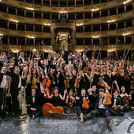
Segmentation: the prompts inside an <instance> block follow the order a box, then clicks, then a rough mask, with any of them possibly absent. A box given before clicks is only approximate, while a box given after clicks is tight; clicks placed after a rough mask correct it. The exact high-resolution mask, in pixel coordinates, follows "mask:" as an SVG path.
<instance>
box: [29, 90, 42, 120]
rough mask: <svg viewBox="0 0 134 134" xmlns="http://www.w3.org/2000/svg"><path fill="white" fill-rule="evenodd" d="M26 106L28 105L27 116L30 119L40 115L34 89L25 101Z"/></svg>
mask: <svg viewBox="0 0 134 134" xmlns="http://www.w3.org/2000/svg"><path fill="white" fill-rule="evenodd" d="M27 105H28V115H29V116H30V117H32V118H35V117H37V116H39V115H40V114H41V110H40V108H41V107H40V104H39V98H38V96H37V95H36V90H35V89H32V93H31V95H30V96H29V97H28V100H27Z"/></svg>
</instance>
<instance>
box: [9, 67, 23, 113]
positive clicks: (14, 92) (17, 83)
mask: <svg viewBox="0 0 134 134" xmlns="http://www.w3.org/2000/svg"><path fill="white" fill-rule="evenodd" d="M10 75H11V86H10V89H11V96H12V112H13V114H18V113H19V102H18V98H17V97H18V92H19V91H20V90H21V86H22V85H21V84H22V80H21V76H20V69H19V67H18V66H15V67H14V69H13V68H11V72H10Z"/></svg>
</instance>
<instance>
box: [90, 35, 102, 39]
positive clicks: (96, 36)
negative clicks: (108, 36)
mask: <svg viewBox="0 0 134 134" xmlns="http://www.w3.org/2000/svg"><path fill="white" fill-rule="evenodd" d="M92 38H94V39H97V38H100V36H99V35H93V36H92Z"/></svg>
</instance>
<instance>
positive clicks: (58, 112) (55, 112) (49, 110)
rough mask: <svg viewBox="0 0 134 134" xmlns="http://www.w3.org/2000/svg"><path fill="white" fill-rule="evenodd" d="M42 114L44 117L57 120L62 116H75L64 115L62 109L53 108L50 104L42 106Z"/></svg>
mask: <svg viewBox="0 0 134 134" xmlns="http://www.w3.org/2000/svg"><path fill="white" fill-rule="evenodd" d="M42 113H43V115H44V116H47V117H50V116H54V117H57V118H60V117H62V115H70V116H77V114H74V113H72V114H66V113H64V109H63V107H60V106H56V107H55V106H53V104H51V103H45V104H44V105H43V108H42Z"/></svg>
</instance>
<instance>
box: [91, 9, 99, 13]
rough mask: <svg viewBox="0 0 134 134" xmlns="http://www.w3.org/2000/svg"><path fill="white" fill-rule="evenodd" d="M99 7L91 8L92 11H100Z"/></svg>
mask: <svg viewBox="0 0 134 134" xmlns="http://www.w3.org/2000/svg"><path fill="white" fill-rule="evenodd" d="M98 10H99V8H96V9H91V11H92V12H95V11H98Z"/></svg>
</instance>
